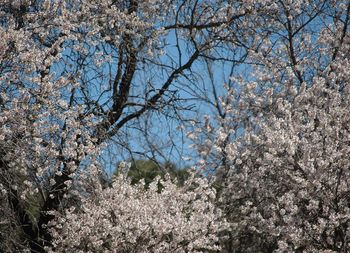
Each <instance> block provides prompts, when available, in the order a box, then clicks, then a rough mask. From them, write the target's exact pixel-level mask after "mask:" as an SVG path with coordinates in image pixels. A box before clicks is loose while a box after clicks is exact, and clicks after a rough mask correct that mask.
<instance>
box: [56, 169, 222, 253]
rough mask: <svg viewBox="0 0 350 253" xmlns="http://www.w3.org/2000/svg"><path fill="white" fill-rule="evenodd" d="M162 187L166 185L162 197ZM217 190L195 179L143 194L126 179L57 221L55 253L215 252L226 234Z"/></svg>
mask: <svg viewBox="0 0 350 253" xmlns="http://www.w3.org/2000/svg"><path fill="white" fill-rule="evenodd" d="M159 184H161V185H162V187H161V189H162V190H161V191H160V192H159ZM215 194H216V192H215V190H213V189H212V188H211V187H210V186H209V182H208V181H207V180H206V179H203V178H198V177H194V175H192V177H191V178H190V179H189V180H187V181H186V183H185V185H184V186H183V187H178V186H177V185H176V183H173V182H171V180H170V179H167V180H161V179H160V178H157V179H156V180H154V181H153V182H152V183H151V184H150V185H149V189H147V190H146V189H145V185H144V184H143V183H139V184H137V185H131V184H130V181H129V180H128V178H126V177H125V175H123V174H122V175H119V176H117V177H115V178H114V179H113V183H112V186H111V187H108V188H106V189H99V190H98V191H96V193H95V194H94V195H92V196H90V197H88V198H86V199H84V200H83V204H82V206H81V208H79V209H76V208H70V209H68V210H66V212H65V213H63V214H62V215H58V216H57V219H56V220H55V223H54V225H55V226H54V227H53V229H52V233H53V236H54V240H53V245H54V248H53V249H52V251H51V252H135V253H137V252H140V253H141V252H159V253H160V252H179V253H180V252H214V251H217V250H218V249H219V247H218V232H220V231H223V230H224V229H225V228H226V224H225V222H224V221H223V218H222V214H221V211H220V210H219V209H218V208H217V207H216V206H215V197H216V196H215Z"/></svg>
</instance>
